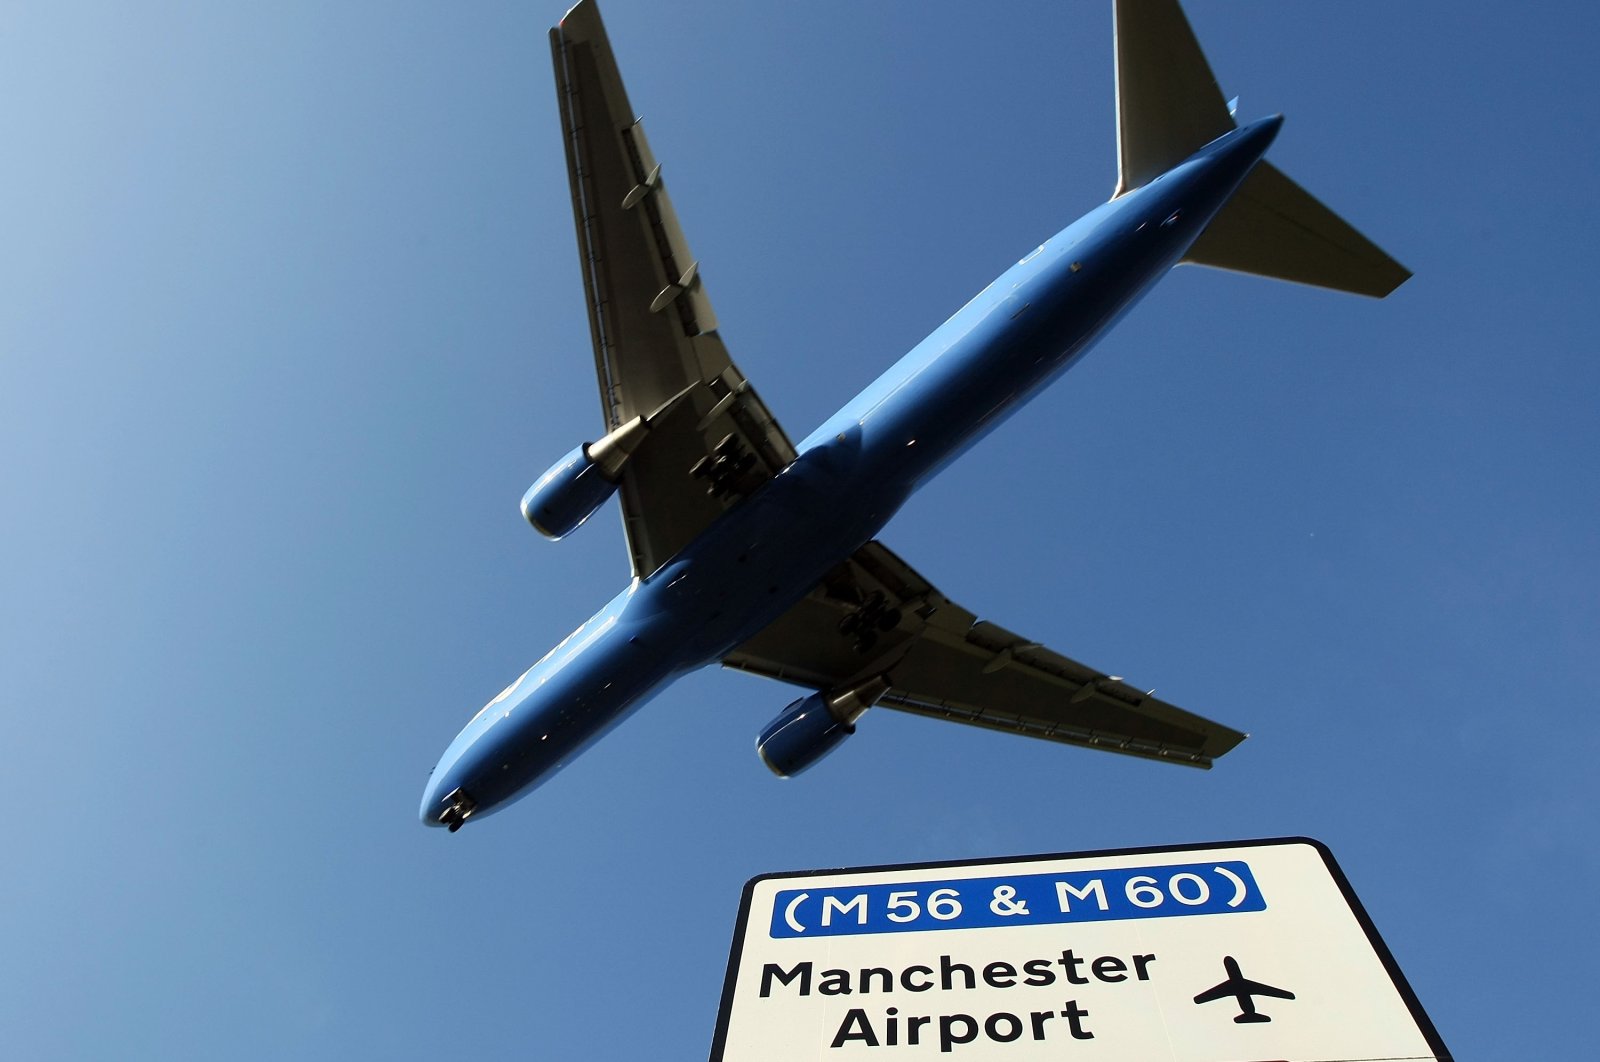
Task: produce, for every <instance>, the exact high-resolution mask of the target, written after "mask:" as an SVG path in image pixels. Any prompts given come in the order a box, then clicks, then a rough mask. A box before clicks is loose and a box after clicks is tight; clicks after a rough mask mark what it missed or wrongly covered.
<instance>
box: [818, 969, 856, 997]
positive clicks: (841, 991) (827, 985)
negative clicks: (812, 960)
mask: <svg viewBox="0 0 1600 1062" xmlns="http://www.w3.org/2000/svg"><path fill="white" fill-rule="evenodd" d="M817 994H818V995H823V996H848V995H849V994H850V971H849V970H823V971H822V982H821V983H820V984H818V985H817Z"/></svg>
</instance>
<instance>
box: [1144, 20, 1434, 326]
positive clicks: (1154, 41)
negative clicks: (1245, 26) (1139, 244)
mask: <svg viewBox="0 0 1600 1062" xmlns="http://www.w3.org/2000/svg"><path fill="white" fill-rule="evenodd" d="M1115 2H1116V54H1117V161H1118V175H1117V190H1116V195H1118V196H1120V195H1123V194H1125V193H1127V192H1129V191H1132V190H1133V189H1135V188H1138V187H1139V186H1140V185H1143V184H1146V183H1148V182H1149V181H1151V180H1154V179H1155V178H1156V177H1159V176H1160V175H1161V174H1163V173H1165V172H1166V171H1167V170H1169V169H1171V168H1172V167H1174V166H1176V165H1177V164H1178V163H1180V162H1182V161H1183V160H1184V159H1186V158H1188V157H1189V156H1190V155H1192V154H1194V153H1195V152H1196V151H1198V150H1199V149H1200V148H1202V147H1204V146H1205V145H1206V144H1208V143H1210V142H1211V141H1213V140H1215V139H1216V138H1217V137H1219V136H1222V135H1223V134H1225V133H1228V132H1230V131H1231V130H1233V129H1234V127H1235V123H1234V120H1233V115H1232V113H1231V112H1230V110H1229V108H1228V104H1227V103H1226V102H1225V100H1224V97H1223V94H1222V90H1221V89H1220V88H1219V87H1218V86H1217V79H1216V76H1215V75H1213V74H1212V72H1211V66H1210V64H1209V63H1207V62H1206V57H1205V53H1204V52H1202V51H1201V50H1200V44H1199V42H1198V41H1197V40H1195V36H1194V31H1193V30H1192V29H1191V28H1190V27H1189V20H1188V19H1187V18H1185V17H1184V14H1183V9H1182V8H1181V7H1179V6H1178V0H1115ZM1113 198H1115V196H1113ZM1183 260H1184V261H1185V262H1190V263H1193V264H1196V265H1206V266H1213V267H1215V268H1218V269H1230V270H1233V271H1235V272H1240V273H1255V274H1257V275H1260V276H1268V277H1277V278H1279V279H1281V280H1292V281H1295V282H1297V283H1300V284H1314V285H1316V286H1318V287H1325V288H1334V289H1337V290H1339V291H1350V292H1355V293H1357V294H1360V295H1371V296H1375V297H1377V298H1382V297H1383V296H1385V295H1387V294H1389V292H1391V291H1393V290H1394V289H1395V288H1397V287H1399V286H1400V285H1401V284H1403V283H1405V281H1406V279H1407V278H1409V277H1410V276H1411V273H1410V271H1409V270H1407V269H1406V268H1405V267H1404V266H1402V265H1401V264H1400V263H1399V262H1396V261H1395V260H1394V259H1393V258H1391V257H1389V255H1387V254H1385V253H1384V251H1383V250H1382V249H1381V248H1379V247H1378V246H1377V245H1376V244H1374V243H1373V242H1372V241H1371V240H1369V239H1367V238H1366V237H1365V236H1363V235H1361V233H1359V232H1357V231H1356V230H1355V229H1354V228H1352V227H1351V226H1350V225H1349V224H1347V223H1346V222H1345V221H1344V220H1343V219H1342V218H1340V217H1339V216H1338V215H1337V214H1335V213H1334V212H1333V211H1331V210H1329V209H1328V208H1327V207H1325V206H1323V205H1322V204H1321V203H1320V202H1318V201H1317V200H1316V198H1315V197H1314V196H1312V195H1311V194H1310V193H1309V192H1307V191H1306V190H1305V189H1303V188H1301V187H1300V186H1299V185H1298V184H1296V183H1295V182H1294V181H1292V180H1290V179H1289V178H1288V177H1286V176H1284V174H1283V173H1282V172H1281V171H1279V170H1278V169H1277V168H1276V167H1274V166H1273V165H1272V164H1271V163H1268V162H1265V161H1263V162H1258V163H1257V164H1256V167H1255V169H1254V170H1253V171H1251V173H1250V175H1249V176H1248V177H1246V178H1245V180H1244V183H1243V184H1241V185H1240V186H1239V190H1238V191H1237V192H1235V193H1234V196H1233V198H1232V199H1231V200H1229V201H1228V203H1227V204H1226V205H1225V206H1224V207H1223V208H1222V210H1221V211H1220V212H1219V213H1218V214H1217V216H1216V217H1215V218H1213V219H1212V221H1211V224H1210V225H1209V226H1207V227H1206V229H1205V231H1204V232H1202V233H1201V234H1200V236H1199V238H1198V239H1196V240H1195V242H1194V245H1193V246H1192V247H1190V248H1189V251H1188V253H1187V254H1186V255H1185V256H1184V259H1183Z"/></svg>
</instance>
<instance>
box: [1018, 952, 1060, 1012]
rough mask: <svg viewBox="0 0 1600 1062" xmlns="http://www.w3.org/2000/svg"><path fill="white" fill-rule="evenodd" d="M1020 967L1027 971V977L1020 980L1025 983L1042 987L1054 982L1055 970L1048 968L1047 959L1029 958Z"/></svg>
mask: <svg viewBox="0 0 1600 1062" xmlns="http://www.w3.org/2000/svg"><path fill="white" fill-rule="evenodd" d="M1022 968H1023V969H1024V970H1026V971H1027V973H1028V977H1027V979H1026V980H1024V981H1023V982H1022V983H1023V984H1025V985H1031V986H1033V987H1034V988H1044V987H1046V986H1048V985H1053V984H1055V983H1056V972H1055V971H1054V970H1052V969H1050V960H1049V959H1029V960H1028V961H1027V962H1025V963H1023V964H1022ZM1052 1013H1054V1012H1053V1011H1052Z"/></svg>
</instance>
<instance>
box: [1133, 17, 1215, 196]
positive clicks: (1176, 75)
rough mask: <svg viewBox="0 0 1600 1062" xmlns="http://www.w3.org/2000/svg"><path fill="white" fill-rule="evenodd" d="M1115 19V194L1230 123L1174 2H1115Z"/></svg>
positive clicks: (1168, 164)
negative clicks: (1116, 172)
mask: <svg viewBox="0 0 1600 1062" xmlns="http://www.w3.org/2000/svg"><path fill="white" fill-rule="evenodd" d="M1115 21H1116V27H1115V32H1116V50H1117V162H1118V174H1117V191H1116V195H1122V194H1123V193H1125V192H1130V191H1132V190H1133V189H1135V188H1138V187H1139V186H1140V185H1142V184H1145V183H1147V182H1149V181H1151V180H1154V179H1155V178H1157V177H1159V176H1161V175H1162V174H1163V173H1166V172H1167V171H1168V170H1170V169H1172V167H1174V166H1176V165H1177V164H1178V163H1180V162H1182V161H1183V160H1184V159H1186V158H1188V157H1189V156H1190V155H1193V154H1194V153H1195V152H1196V151H1199V150H1200V149H1201V148H1203V147H1205V146H1206V145H1207V144H1209V143H1211V141H1213V140H1215V139H1216V138H1217V137H1219V136H1222V135H1223V134H1224V133H1228V132H1231V131H1232V130H1233V128H1234V121H1233V116H1232V115H1231V114H1229V113H1228V105H1227V103H1226V102H1224V101H1223V98H1222V90H1221V89H1220V88H1218V87H1217V79H1216V77H1215V76H1214V75H1213V74H1212V73H1211V65H1210V64H1209V63H1207V62H1206V57H1205V53H1204V52H1202V51H1201V50H1200V42H1199V41H1197V40H1195V37H1194V30H1192V29H1190V28H1189V20H1188V19H1187V18H1185V17H1184V14H1183V8H1181V7H1179V6H1178V0H1117V4H1116V15H1115ZM1112 198H1116V196H1115V195H1114V196H1113V197H1112Z"/></svg>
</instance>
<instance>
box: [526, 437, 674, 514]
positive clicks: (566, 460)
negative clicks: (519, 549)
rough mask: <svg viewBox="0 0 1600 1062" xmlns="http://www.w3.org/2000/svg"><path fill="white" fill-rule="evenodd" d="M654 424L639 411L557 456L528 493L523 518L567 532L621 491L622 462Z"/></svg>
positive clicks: (625, 462) (623, 462) (624, 461)
mask: <svg viewBox="0 0 1600 1062" xmlns="http://www.w3.org/2000/svg"><path fill="white" fill-rule="evenodd" d="M649 430H650V426H649V424H647V423H646V422H645V420H644V418H642V417H635V418H633V419H632V420H630V421H629V422H628V423H626V424H624V425H622V427H620V428H618V429H617V430H616V431H613V432H611V433H610V434H608V435H606V436H604V437H603V438H601V439H600V440H599V441H598V442H592V443H585V444H583V445H582V446H579V447H576V448H574V449H573V451H572V452H571V453H569V454H568V455H567V456H565V457H563V458H562V459H561V460H559V461H557V462H556V463H555V464H554V465H552V466H551V467H550V470H549V471H548V472H546V473H545V474H544V475H542V476H540V477H539V479H538V481H537V482H536V483H534V485H533V486H531V487H529V488H528V493H526V494H524V495H523V496H522V518H523V519H524V520H526V521H528V523H530V524H532V525H533V529H534V530H535V531H537V532H539V533H540V534H541V535H543V536H545V537H546V538H551V539H559V538H565V537H566V536H567V535H569V534H571V533H572V532H573V531H576V530H577V529H578V526H579V525H580V524H582V523H583V522H584V521H585V520H587V519H589V517H591V516H593V515H594V511H595V510H596V509H598V508H600V506H601V505H602V504H604V502H605V500H606V499H607V498H609V497H611V495H612V494H614V493H616V490H617V484H618V483H620V482H621V481H622V468H623V466H624V465H625V464H627V461H628V458H629V457H630V456H632V454H633V452H634V450H636V449H638V447H639V444H640V443H641V442H643V441H644V437H645V435H646V434H648V432H649Z"/></svg>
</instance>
